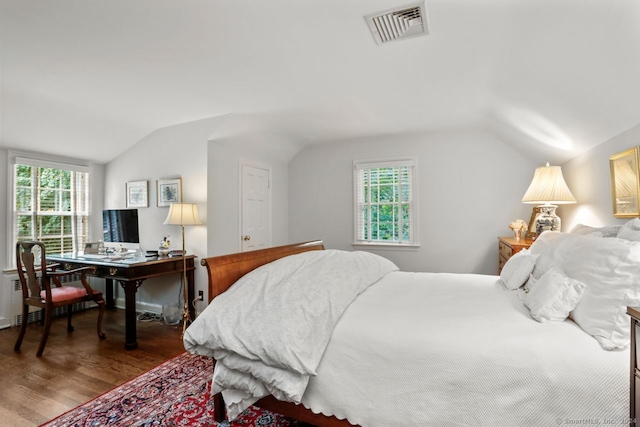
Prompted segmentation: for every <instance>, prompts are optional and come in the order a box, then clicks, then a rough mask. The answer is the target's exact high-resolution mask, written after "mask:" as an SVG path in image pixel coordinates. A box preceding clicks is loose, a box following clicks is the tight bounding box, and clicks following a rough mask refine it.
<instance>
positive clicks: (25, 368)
mask: <svg viewBox="0 0 640 427" xmlns="http://www.w3.org/2000/svg"><path fill="white" fill-rule="evenodd" d="M97 315H98V311H97V310H96V309H90V310H87V311H85V312H81V313H77V314H76V313H74V316H73V326H74V328H75V331H74V332H71V333H68V332H67V328H66V318H65V317H64V316H63V317H60V318H57V319H55V320H54V322H53V325H52V326H51V333H50V334H49V340H48V342H47V346H46V347H45V349H44V354H43V355H42V357H40V358H38V357H36V349H37V347H38V343H39V341H40V337H41V332H42V329H41V326H40V324H39V323H38V322H35V323H32V324H30V325H28V328H27V333H26V336H25V339H24V341H23V343H22V348H21V351H20V352H14V351H13V346H14V344H15V340H16V337H17V336H18V328H17V327H13V328H8V329H4V330H0V425H7V426H9V425H10V426H16V427H20V426H37V425H39V424H42V423H44V422H46V421H49V420H51V419H53V418H55V417H57V416H58V415H60V414H62V413H64V412H66V411H68V410H69V409H72V408H75V407H76V406H78V405H80V404H82V403H84V402H86V401H88V400H90V399H92V398H94V397H96V396H99V395H100V394H102V393H104V392H106V391H108V390H110V389H112V388H113V387H115V386H117V385H120V384H122V383H123V382H125V381H127V380H129V379H131V378H134V377H136V376H137V375H139V374H141V373H143V372H145V371H147V370H149V369H151V368H153V367H155V366H157V365H159V364H161V363H162V362H164V361H165V360H168V359H170V358H172V357H174V356H177V355H178V354H180V353H182V352H183V351H184V347H183V344H182V339H181V338H180V333H181V332H182V326H181V325H178V326H168V325H164V324H161V323H159V322H155V321H152V322H140V321H138V322H137V327H138V348H137V349H135V350H125V349H124V311H123V310H107V312H106V313H105V317H104V321H103V331H104V332H105V334H106V335H107V338H106V339H105V340H100V339H98V334H97V333H96V322H97Z"/></svg>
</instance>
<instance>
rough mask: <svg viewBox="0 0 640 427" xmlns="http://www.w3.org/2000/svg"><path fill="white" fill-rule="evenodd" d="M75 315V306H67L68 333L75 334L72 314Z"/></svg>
mask: <svg viewBox="0 0 640 427" xmlns="http://www.w3.org/2000/svg"><path fill="white" fill-rule="evenodd" d="M72 313H73V306H72V305H71V304H69V305H68V306H67V332H73V326H71V314H72Z"/></svg>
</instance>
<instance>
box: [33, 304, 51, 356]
mask: <svg viewBox="0 0 640 427" xmlns="http://www.w3.org/2000/svg"><path fill="white" fill-rule="evenodd" d="M52 318H53V308H52V307H50V308H49V309H48V310H46V312H45V319H44V330H43V331H42V338H41V339H40V345H39V346H38V351H37V352H36V356H38V357H40V356H42V352H43V351H44V346H45V345H46V344H47V338H49V331H50V330H51V320H52Z"/></svg>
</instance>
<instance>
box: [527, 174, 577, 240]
mask: <svg viewBox="0 0 640 427" xmlns="http://www.w3.org/2000/svg"><path fill="white" fill-rule="evenodd" d="M522 203H531V204H538V203H542V205H540V206H539V209H540V214H539V215H538V217H537V218H536V220H535V230H529V231H532V232H533V231H535V233H536V234H540V233H542V232H543V231H546V230H551V231H560V226H561V221H560V217H558V216H557V215H556V208H557V207H558V206H556V205H560V204H568V203H576V199H575V197H573V194H571V191H570V190H569V187H567V183H566V182H564V177H563V176H562V169H560V166H549V163H548V162H547V165H546V166H540V167H539V168H536V171H535V173H534V174H533V180H532V181H531V184H530V185H529V188H528V189H527V192H526V193H525V194H524V197H523V198H522Z"/></svg>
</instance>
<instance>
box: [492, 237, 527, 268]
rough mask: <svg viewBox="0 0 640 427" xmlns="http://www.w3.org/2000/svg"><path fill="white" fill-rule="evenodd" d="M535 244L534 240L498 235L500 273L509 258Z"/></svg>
mask: <svg viewBox="0 0 640 427" xmlns="http://www.w3.org/2000/svg"><path fill="white" fill-rule="evenodd" d="M532 244H533V240H526V239H520V240H516V238H515V237H498V274H500V272H501V271H502V267H504V265H505V264H506V263H507V261H508V260H509V258H511V257H512V256H514V255H515V254H517V253H518V252H520V251H521V250H523V249H528V248H529V246H531V245H532Z"/></svg>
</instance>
